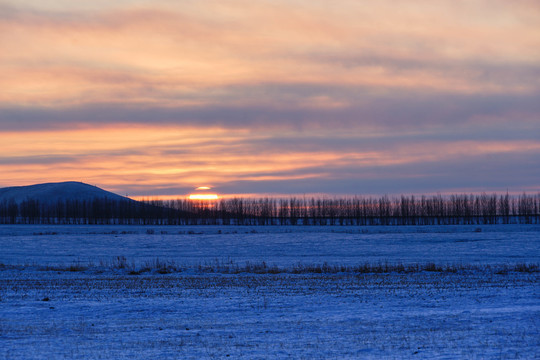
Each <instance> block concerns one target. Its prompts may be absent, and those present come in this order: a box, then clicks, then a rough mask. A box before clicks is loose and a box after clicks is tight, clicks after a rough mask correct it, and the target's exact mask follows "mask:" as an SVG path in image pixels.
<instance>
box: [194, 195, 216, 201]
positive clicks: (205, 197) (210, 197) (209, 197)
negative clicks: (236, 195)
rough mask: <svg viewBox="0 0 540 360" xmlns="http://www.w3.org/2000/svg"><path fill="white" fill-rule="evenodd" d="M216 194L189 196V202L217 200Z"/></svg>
mask: <svg viewBox="0 0 540 360" xmlns="http://www.w3.org/2000/svg"><path fill="white" fill-rule="evenodd" d="M217 199H218V196H217V194H191V195H189V200H217Z"/></svg>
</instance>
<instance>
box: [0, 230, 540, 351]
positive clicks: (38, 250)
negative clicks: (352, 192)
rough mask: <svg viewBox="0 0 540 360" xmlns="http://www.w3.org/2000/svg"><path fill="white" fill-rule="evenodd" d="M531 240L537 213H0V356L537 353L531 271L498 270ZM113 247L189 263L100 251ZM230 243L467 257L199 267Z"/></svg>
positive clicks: (254, 253)
mask: <svg viewBox="0 0 540 360" xmlns="http://www.w3.org/2000/svg"><path fill="white" fill-rule="evenodd" d="M478 229H480V230H478ZM148 230H151V231H148ZM122 232H124V233H122ZM147 232H149V233H148V234H147ZM162 232H163V233H162ZM190 232H191V233H190ZM220 232H221V233H220ZM254 232H256V233H254ZM539 245H540V227H538V226H494V227H446V226H444V227H390V228H384V227H376V228H372V227H369V228H358V227H351V228H347V227H328V228H311V227H310V228H304V227H297V228H287V227H264V228H260V227H253V228H251V227H193V228H191V227H190V228H187V227H186V228H184V227H163V228H160V227H151V228H147V227H109V226H106V227H72V226H67V227H62V226H60V227H42V226H36V227H32V226H5V227H0V249H2V250H1V251H0V263H3V264H7V265H4V266H0V359H56V358H59V359H63V358H67V359H73V358H79V359H99V358H103V359H117V358H118V359H122V358H131V359H158V358H159V359H168V358H171V359H172V358H182V359H200V358H210V359H212V358H218V359H220V358H243V359H258V358H260V359H265V358H269V359H274V358H293V359H329V358H330V359H331V358H336V359H347V358H350V359H358V358H407V359H410V358H422V359H432V358H439V359H454V358H467V359H469V358H473V359H474V358H478V359H484V358H493V359H501V358H502V359H514V358H522V359H533V358H539V357H540V331H539V329H540V300H539V299H540V287H539V285H538V284H539V280H540V279H539V277H540V273H539V272H538V270H536V271H534V270H533V271H513V270H512V271H501V270H500V269H501V266H509V268H510V269H514V270H515V269H516V268H514V267H512V266H513V265H515V264H522V263H529V264H531V263H536V264H538V263H540V259H539V258H540V254H539V250H540V246H539ZM115 256H125V257H126V258H127V259H128V261H129V260H132V261H133V262H135V263H143V262H144V261H148V260H149V259H150V260H151V259H155V258H161V259H163V260H164V261H165V260H171V261H174V262H176V263H178V264H185V265H186V266H187V268H188V271H183V272H175V273H171V274H159V273H157V272H145V273H141V274H138V275H129V272H128V270H127V269H115V268H113V267H110V268H106V267H105V268H103V267H100V265H99V262H100V260H105V261H107V260H110V259H112V258H114V257H115ZM227 258H230V259H233V260H234V261H236V262H238V263H239V264H242V263H243V262H244V261H252V262H257V261H262V260H265V261H267V262H269V263H276V264H277V265H278V266H283V267H287V266H291V265H293V264H296V263H298V262H302V263H306V264H310V263H320V262H322V261H328V262H329V263H333V264H362V263H366V262H368V263H377V262H380V261H388V262H390V263H400V262H401V263H404V264H412V263H428V262H435V263H437V264H441V265H444V264H461V265H462V266H463V269H462V270H459V271H457V272H449V271H435V272H433V271H414V272H409V273H400V272H387V273H380V274H377V273H353V272H349V273H337V274H315V273H312V274H291V273H280V274H252V273H240V274H221V273H202V272H197V267H196V266H195V265H196V264H199V263H204V262H212V261H213V260H215V259H227ZM73 261H79V263H86V262H92V263H93V265H92V266H90V267H89V268H87V269H82V271H68V270H69V267H68V265H69V264H72V263H73ZM24 264H27V265H26V266H10V265H24ZM468 264H470V265H472V264H474V265H475V266H474V268H471V269H467V265H468ZM53 265H60V266H59V267H57V268H55V267H54V266H53ZM487 265H491V267H488V266H487ZM62 266H64V267H62ZM51 269H55V270H51ZM78 270H81V269H78ZM529 270H530V269H529Z"/></svg>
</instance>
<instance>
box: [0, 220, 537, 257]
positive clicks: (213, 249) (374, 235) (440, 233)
mask: <svg viewBox="0 0 540 360" xmlns="http://www.w3.org/2000/svg"><path fill="white" fill-rule="evenodd" d="M0 248H1V249H3V250H2V252H0V263H4V264H32V263H36V264H68V263H71V262H74V261H82V262H88V261H92V262H96V263H97V262H99V261H100V260H104V259H105V260H110V259H112V258H113V257H115V256H123V257H126V258H127V259H128V260H130V261H135V262H138V263H140V262H143V261H147V260H149V259H155V258H160V259H169V260H173V261H174V262H176V263H178V264H186V265H193V264H198V263H205V262H210V261H214V260H216V259H219V260H223V259H233V260H234V261H237V262H240V263H243V262H245V261H255V262H260V261H266V262H267V263H270V264H274V263H275V264H277V265H282V266H290V265H292V264H295V263H298V262H302V263H323V262H328V263H331V264H349V265H350V264H358V263H366V262H368V263H378V262H387V261H388V262H391V263H404V264H408V263H427V262H434V263H438V264H447V263H473V264H501V263H509V264H515V263H528V262H534V263H540V250H539V249H540V225H487V226H424V227H422V226H418V227H408V226H394V227H391V226H390V227H388V226H381V227H378V226H371V227H354V226H351V227H346V226H343V227H341V226H322V227H316V226H313V227H312V226H305V227H303V226H296V227H294V226H283V227H282V226H267V227H263V226H261V227H258V226H253V227H249V226H191V227H184V226H162V227H159V226H150V227H148V226H147V227H145V226H114V225H110V226H82V225H58V226H42V225H40V226H31V225H4V226H0Z"/></svg>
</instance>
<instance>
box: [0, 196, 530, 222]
mask: <svg viewBox="0 0 540 360" xmlns="http://www.w3.org/2000/svg"><path fill="white" fill-rule="evenodd" d="M539 213H540V193H539V194H536V195H528V194H522V195H518V196H510V195H508V194H504V195H497V194H491V195H487V194H477V195H449V196H442V195H434V196H420V197H418V196H404V195H402V196H399V197H388V196H386V195H385V196H382V197H379V198H374V197H359V196H355V197H349V198H315V197H310V198H307V197H294V196H293V197H289V198H280V199H276V198H231V199H220V200H216V201H207V200H205V201H193V200H187V199H177V200H165V201H164V200H151V201H134V200H125V201H123V200H111V199H106V198H96V199H94V200H90V201H87V200H66V201H58V202H56V203H40V202H39V201H36V200H26V201H23V202H21V203H16V202H14V201H10V202H8V201H4V202H0V223H1V224H85V225H92V224H102V225H107V224H117V225H318V226H321V225H358V226H369V225H485V224H540V214H539Z"/></svg>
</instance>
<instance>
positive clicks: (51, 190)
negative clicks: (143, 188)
mask: <svg viewBox="0 0 540 360" xmlns="http://www.w3.org/2000/svg"><path fill="white" fill-rule="evenodd" d="M94 199H108V200H114V201H130V202H131V201H134V200H131V199H129V198H127V197H124V196H120V195H118V194H115V193H112V192H110V191H106V190H103V189H100V188H98V187H97V186H93V185H89V184H85V183H82V182H78V181H65V182H58V183H45V184H36V185H28V186H12V187H5V188H0V202H7V203H10V202H12V201H13V202H15V203H16V204H21V203H22V202H24V201H30V200H31V201H38V202H39V203H41V204H55V203H58V202H59V201H60V202H64V201H68V200H69V201H74V200H77V201H92V200H94Z"/></svg>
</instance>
